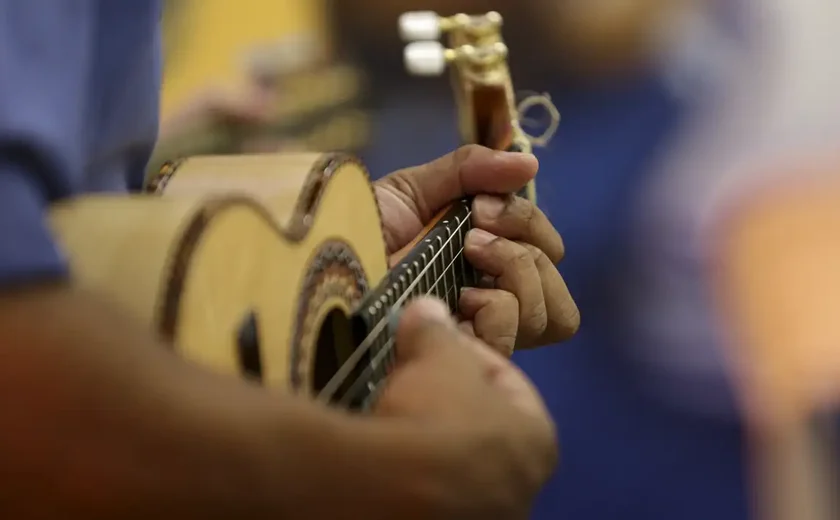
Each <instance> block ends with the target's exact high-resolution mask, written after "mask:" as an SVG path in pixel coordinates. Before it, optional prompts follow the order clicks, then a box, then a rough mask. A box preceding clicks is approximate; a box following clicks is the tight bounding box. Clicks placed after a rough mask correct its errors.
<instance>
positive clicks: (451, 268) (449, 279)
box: [330, 198, 481, 410]
mask: <svg viewBox="0 0 840 520" xmlns="http://www.w3.org/2000/svg"><path fill="white" fill-rule="evenodd" d="M471 204H472V199H469V198H467V199H463V200H460V201H457V202H456V203H454V204H452V206H450V207H449V209H448V210H447V211H446V212H445V213H444V214H443V215H442V216H441V217H440V218H439V219H437V220H436V221H435V223H434V225H433V226H432V227H431V228H430V229H429V230H428V232H427V233H426V234H425V235H423V236H422V237H421V238H420V240H419V241H417V242H416V243H415V245H414V246H413V247H412V248H411V249H410V250H409V251H408V252H407V253H406V254H405V256H403V257H402V258H401V259H400V261H399V263H397V264H396V265H395V266H394V267H393V268H392V269H391V271H390V272H389V274H388V276H387V277H386V278H385V279H384V280H383V281H382V283H380V284H379V286H378V287H377V288H376V289H374V290H372V291H370V292H369V293H368V294H367V296H366V297H365V299H364V300H363V301H362V302H361V304H360V305H359V307H358V309H357V311H356V312H355V315H354V334H355V335H356V338H357V342H358V344H359V348H358V349H357V351H358V352H360V357H359V359H358V360H357V364H356V370H355V372H356V374H355V375H354V376H353V377H351V378H348V384H346V385H344V387H342V388H338V389H335V390H332V389H331V390H330V391H331V392H332V391H335V392H336V394H337V396H338V398H337V399H334V401H337V402H338V404H339V405H342V406H345V407H348V408H352V409H362V410H364V409H367V408H368V407H369V406H370V405H372V404H373V402H375V400H376V397H377V394H378V390H379V389H380V388H381V386H382V383H383V382H384V380H385V378H386V376H387V374H388V373H389V370H390V367H391V366H392V365H393V362H394V360H395V355H396V352H395V349H394V331H393V330H392V328H391V327H390V321H391V317H392V316H393V315H394V314H395V312H397V311H398V309H400V308H402V307H403V305H405V303H406V302H408V301H410V300H411V299H413V298H416V297H418V296H424V295H431V296H435V297H437V298H439V299H440V300H442V301H444V302H446V304H447V305H448V306H449V309H450V311H451V312H452V313H454V314H457V312H458V300H459V297H460V292H461V289H462V288H464V287H475V286H477V285H478V283H479V280H480V276H481V275H480V273H479V272H478V271H477V270H476V269H475V268H473V267H472V266H471V265H470V264H469V262H467V260H466V259H465V258H464V254H463V250H464V241H465V238H466V235H467V232H468V231H469V230H470V229H471V228H472V224H471V221H470V216H471V211H472V210H471Z"/></svg>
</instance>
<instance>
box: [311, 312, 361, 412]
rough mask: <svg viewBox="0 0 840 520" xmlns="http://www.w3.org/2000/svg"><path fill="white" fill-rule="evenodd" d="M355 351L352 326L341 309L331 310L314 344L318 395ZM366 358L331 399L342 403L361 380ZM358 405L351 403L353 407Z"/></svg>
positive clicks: (313, 379) (315, 380) (315, 383)
mask: <svg viewBox="0 0 840 520" xmlns="http://www.w3.org/2000/svg"><path fill="white" fill-rule="evenodd" d="M355 348H356V342H355V339H354V334H353V324H352V322H351V320H350V319H349V318H348V317H347V315H346V314H344V312H342V311H341V310H339V309H334V310H332V311H330V312H329V313H328V314H327V316H326V317H325V318H324V321H323V323H322V325H321V329H320V331H319V332H318V341H317V342H316V344H315V366H314V371H313V377H312V386H313V388H312V389H313V390H314V392H315V394H318V393H319V392H321V390H323V389H324V387H325V386H327V384H328V383H329V382H330V380H331V379H332V378H333V376H335V374H336V373H337V372H338V371H339V369H340V368H341V367H342V366H343V365H344V364H345V363H346V362H347V360H348V358H350V356H351V355H352V354H353V351H354V350H355ZM367 364H368V363H367V356H364V357H363V358H362V359H361V360H359V362H358V363H357V364H356V367H354V370H352V371H351V372H350V373H349V376H348V377H347V380H346V381H344V382H343V383H342V385H341V386H340V387H339V389H338V391H337V392H336V394H335V395H334V396H333V398H332V400H333V401H337V400H339V399H340V398H341V397H342V396H343V395H344V394H345V393H346V392H347V391H348V390H349V389H350V388H351V387H352V386H353V383H354V382H355V381H356V380H357V379H358V378H359V376H360V375H361V373H362V370H361V368H363V367H365V366H367ZM353 405H355V403H351V407H352V406H353Z"/></svg>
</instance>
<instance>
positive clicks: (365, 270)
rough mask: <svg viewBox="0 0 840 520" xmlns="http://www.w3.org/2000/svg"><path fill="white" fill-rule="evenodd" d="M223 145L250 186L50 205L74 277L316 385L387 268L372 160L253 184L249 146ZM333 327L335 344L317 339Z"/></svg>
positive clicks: (201, 345) (249, 360)
mask: <svg viewBox="0 0 840 520" xmlns="http://www.w3.org/2000/svg"><path fill="white" fill-rule="evenodd" d="M225 159H230V161H229V162H226V163H225V164H227V165H230V166H231V167H232V168H233V169H232V170H230V171H229V172H228V173H230V174H231V176H230V178H232V179H237V177H239V179H238V181H240V180H241V181H242V182H237V185H238V186H241V188H240V189H236V190H230V189H228V188H222V189H220V190H212V189H207V190H203V191H201V190H194V191H193V192H192V193H180V194H179V196H170V197H160V196H155V195H150V194H147V195H137V196H131V197H118V196H92V197H89V198H83V199H79V200H75V201H70V202H67V203H63V204H60V205H57V206H55V207H54V208H52V211H51V215H50V220H51V223H52V227H53V230H54V231H55V234H56V236H57V240H58V242H59V244H60V245H61V247H62V248H63V250H64V251H65V252H66V254H67V255H68V257H69V261H70V265H71V270H72V275H73V278H74V280H75V281H76V282H77V283H79V284H80V285H82V286H83V287H85V288H88V289H90V290H93V291H95V292H97V293H100V294H103V295H104V296H106V297H108V298H110V299H111V300H112V301H113V302H114V303H115V304H117V305H120V306H121V307H123V308H125V309H127V310H128V311H129V312H131V313H132V314H133V315H134V316H135V317H137V318H138V319H140V320H141V321H142V322H144V323H146V324H147V325H148V326H149V328H150V329H151V330H152V331H153V332H155V333H156V334H158V335H159V336H161V337H162V338H163V339H165V340H167V341H168V342H170V343H171V344H172V345H173V348H174V349H175V351H176V352H177V353H178V354H180V355H182V356H183V357H185V358H186V359H187V360H189V361H193V362H197V363H200V364H202V365H204V366H207V367H209V368H211V369H213V370H217V371H220V372H223V373H227V374H231V375H239V376H246V377H250V378H252V379H257V380H260V381H261V382H262V383H263V384H265V385H267V386H273V387H281V388H286V389H288V390H291V391H295V392H301V393H310V394H311V393H314V391H315V390H316V387H317V386H318V385H319V382H318V378H319V377H321V378H323V377H325V376H323V375H319V370H322V371H324V372H326V373H330V371H331V370H334V365H338V366H340V364H341V362H342V358H343V357H345V356H347V355H349V353H350V352H351V351H352V349H353V344H352V338H351V334H349V329H348V327H349V321H348V320H347V316H348V315H349V314H350V312H351V311H352V309H353V307H354V305H355V304H356V303H358V301H360V300H361V298H362V297H363V296H364V294H365V292H366V291H367V288H368V287H370V286H373V285H375V284H377V283H378V282H379V281H380V280H381V279H382V278H383V277H384V276H385V273H386V270H387V260H386V256H385V247H384V240H383V237H382V232H381V229H382V228H381V222H380V218H379V210H378V207H377V206H376V203H375V199H374V196H373V192H372V189H371V185H370V182H369V180H368V177H367V174H366V172H365V171H364V169H363V168H362V167H361V166H360V165H359V164H358V163H356V162H355V161H352V160H349V159H343V158H339V157H334V156H330V157H326V158H319V160H316V161H315V162H314V163H311V164H310V165H309V166H310V167H309V168H308V169H306V170H305V173H302V174H301V175H302V177H301V182H300V183H299V184H297V185H295V184H293V183H292V184H290V185H288V186H282V187H278V189H277V191H276V193H275V195H276V196H274V197H268V196H263V197H255V196H250V195H249V193H248V189H247V186H248V183H247V180H246V179H247V175H246V174H245V173H243V172H244V170H245V169H246V168H245V167H244V166H243V165H245V164H246V163H248V161H249V156H244V157H241V158H235V157H231V158H225ZM250 160H251V161H263V162H262V163H261V166H265V164H264V161H266V160H271V158H269V157H262V156H255V157H252V158H251V159H250ZM276 160H277V161H281V159H280V158H276ZM199 162H200V161H199ZM223 162H224V161H223ZM196 164H198V163H196ZM215 164H216V165H217V167H218V168H221V169H224V164H223V165H222V166H219V163H215ZM253 164H256V163H252V165H253ZM279 165H280V162H276V163H275V166H279ZM265 171H272V173H273V174H274V175H275V176H277V177H278V178H279V177H282V175H283V172H282V171H278V170H277V169H275V168H269V169H268V170H265ZM237 172H239V173H242V175H237ZM185 178H186V177H185ZM263 187H264V188H265V186H263ZM262 192H263V195H265V194H266V190H265V189H263V190H262ZM324 336H329V337H328V338H326V340H325V339H324ZM323 341H326V342H327V343H328V344H329V345H331V346H332V347H334V348H331V349H320V350H319V349H318V343H319V342H323ZM316 356H319V358H321V359H317V360H316ZM319 365H327V366H326V367H325V368H322V369H319V368H318V367H319ZM321 384H322V383H321Z"/></svg>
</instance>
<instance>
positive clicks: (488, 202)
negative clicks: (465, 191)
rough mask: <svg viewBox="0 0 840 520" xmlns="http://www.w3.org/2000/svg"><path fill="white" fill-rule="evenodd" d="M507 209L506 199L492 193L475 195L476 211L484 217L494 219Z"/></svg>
mask: <svg viewBox="0 0 840 520" xmlns="http://www.w3.org/2000/svg"><path fill="white" fill-rule="evenodd" d="M504 210H505V201H504V199H502V198H500V197H494V196H492V195H477V196H476V197H475V211H476V213H478V214H479V215H480V216H482V217H484V218H489V219H494V218H497V217H498V216H499V215H501V214H502V211H504Z"/></svg>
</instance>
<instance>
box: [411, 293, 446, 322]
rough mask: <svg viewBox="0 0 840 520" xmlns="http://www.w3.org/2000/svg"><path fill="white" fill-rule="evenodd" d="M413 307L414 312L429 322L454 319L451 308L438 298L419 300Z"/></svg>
mask: <svg viewBox="0 0 840 520" xmlns="http://www.w3.org/2000/svg"><path fill="white" fill-rule="evenodd" d="M412 306H413V307H414V312H417V313H418V314H419V315H420V316H422V317H424V318H426V319H427V320H432V321H449V320H450V319H451V318H452V316H451V315H450V313H449V307H447V306H446V304H445V303H443V302H442V301H440V300H438V299H437V298H429V297H422V298H417V299H416V300H414V302H413V303H412Z"/></svg>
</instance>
